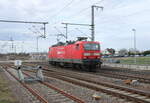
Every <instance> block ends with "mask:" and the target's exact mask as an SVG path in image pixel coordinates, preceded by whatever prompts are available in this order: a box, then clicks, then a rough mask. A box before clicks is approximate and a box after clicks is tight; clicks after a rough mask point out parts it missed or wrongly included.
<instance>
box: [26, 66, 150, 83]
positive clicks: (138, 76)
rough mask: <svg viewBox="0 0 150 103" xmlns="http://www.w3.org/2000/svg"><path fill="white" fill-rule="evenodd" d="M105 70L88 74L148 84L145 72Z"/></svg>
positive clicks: (148, 79)
mask: <svg viewBox="0 0 150 103" xmlns="http://www.w3.org/2000/svg"><path fill="white" fill-rule="evenodd" d="M28 65H29V66H35V64H28ZM41 65H44V64H41ZM44 67H46V68H48V66H47V65H46V66H45V65H44ZM53 68H59V67H53ZM105 69H108V68H105ZM105 69H102V70H100V71H99V72H96V73H89V72H88V73H89V74H94V75H100V76H105V77H111V78H117V79H133V80H138V81H139V82H142V83H150V78H147V77H148V74H149V73H146V74H147V76H145V75H144V73H145V72H142V73H140V72H138V71H131V70H114V69H111V68H109V69H108V71H107V70H105ZM116 71H117V72H116ZM129 72H131V73H129Z"/></svg>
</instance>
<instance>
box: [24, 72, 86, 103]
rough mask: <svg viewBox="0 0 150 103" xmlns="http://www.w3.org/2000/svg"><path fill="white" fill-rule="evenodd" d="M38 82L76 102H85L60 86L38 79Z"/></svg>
mask: <svg viewBox="0 0 150 103" xmlns="http://www.w3.org/2000/svg"><path fill="white" fill-rule="evenodd" d="M23 73H24V74H25V75H27V76H29V77H32V76H31V75H30V74H28V73H25V72H23ZM40 83H41V84H43V85H45V86H47V87H49V88H51V89H53V90H55V91H57V92H59V93H61V94H62V95H64V96H66V97H68V98H70V99H72V100H74V101H76V102H77V103H85V102H84V101H83V100H81V99H79V98H77V97H75V96H73V95H71V94H68V93H66V92H65V91H63V90H61V89H60V88H57V87H55V86H53V85H51V84H49V83H47V82H42V81H40Z"/></svg>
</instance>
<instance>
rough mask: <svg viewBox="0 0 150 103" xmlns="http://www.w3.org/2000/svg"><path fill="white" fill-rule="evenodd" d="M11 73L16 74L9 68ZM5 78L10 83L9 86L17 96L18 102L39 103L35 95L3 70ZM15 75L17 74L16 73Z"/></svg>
mask: <svg viewBox="0 0 150 103" xmlns="http://www.w3.org/2000/svg"><path fill="white" fill-rule="evenodd" d="M9 70H10V71H11V72H12V73H13V74H16V71H15V70H13V69H9ZM5 74H6V76H5V78H6V79H7V80H8V81H9V83H10V88H11V90H12V91H13V94H14V95H15V97H16V98H17V100H18V102H19V103H40V102H39V101H38V100H37V99H36V97H34V96H33V95H32V94H31V93H30V92H29V91H28V90H27V89H26V88H24V87H23V86H22V85H21V84H20V83H19V82H18V81H16V80H15V79H14V78H13V77H12V76H10V75H9V74H8V73H7V72H5ZM16 76H17V75H16Z"/></svg>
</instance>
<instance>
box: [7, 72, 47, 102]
mask: <svg viewBox="0 0 150 103" xmlns="http://www.w3.org/2000/svg"><path fill="white" fill-rule="evenodd" d="M5 70H6V71H7V73H9V74H10V75H11V76H12V77H13V78H14V79H15V80H17V81H18V82H19V83H20V84H21V85H22V86H23V87H24V88H26V89H27V90H28V91H29V92H30V93H31V94H32V95H33V96H35V97H36V98H37V100H39V101H40V102H42V103H48V101H47V100H46V99H45V98H44V97H42V96H40V94H38V92H37V91H35V90H34V89H32V88H30V87H29V86H28V85H27V84H25V83H23V82H20V81H19V79H18V78H17V77H16V76H15V75H13V74H12V73H11V72H10V71H9V70H8V69H5Z"/></svg>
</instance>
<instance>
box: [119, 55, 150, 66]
mask: <svg viewBox="0 0 150 103" xmlns="http://www.w3.org/2000/svg"><path fill="white" fill-rule="evenodd" d="M120 63H122V64H134V57H126V58H120ZM136 63H137V64H139V65H150V57H136Z"/></svg>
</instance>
